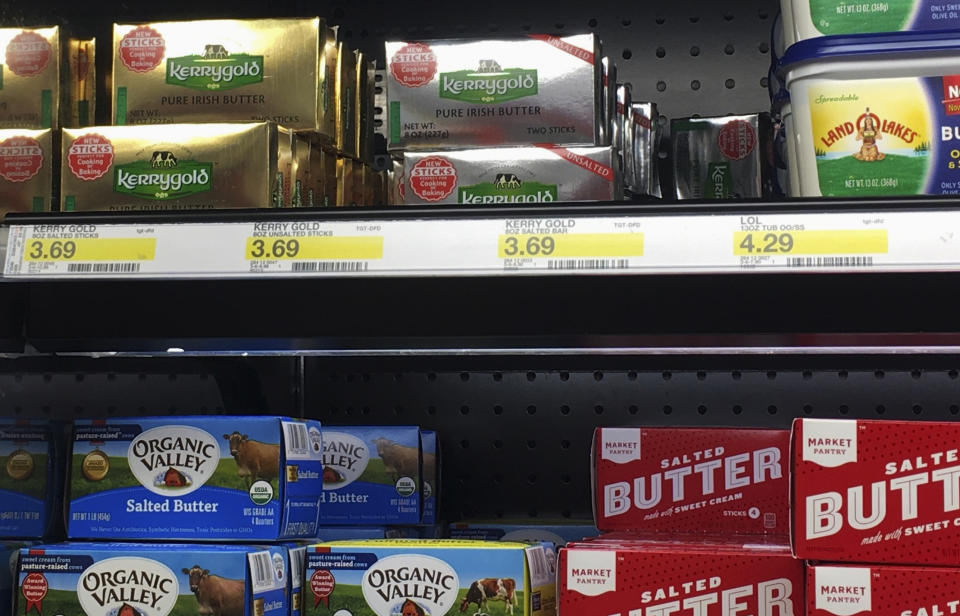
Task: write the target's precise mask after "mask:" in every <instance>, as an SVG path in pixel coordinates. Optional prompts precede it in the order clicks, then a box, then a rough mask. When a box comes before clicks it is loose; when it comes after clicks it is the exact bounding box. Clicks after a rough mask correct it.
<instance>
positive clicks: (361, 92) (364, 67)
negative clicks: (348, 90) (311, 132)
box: [353, 51, 372, 160]
mask: <svg viewBox="0 0 960 616" xmlns="http://www.w3.org/2000/svg"><path fill="white" fill-rule="evenodd" d="M354 55H355V56H356V72H355V73H354V76H355V77H356V81H355V86H354V91H353V96H354V98H353V124H354V126H355V129H354V134H353V140H354V145H353V151H354V152H355V153H356V156H357V158H358V159H359V160H365V159H364V158H363V153H365V152H366V149H367V145H366V136H365V135H364V130H365V129H366V127H367V103H366V97H367V74H368V73H369V72H370V60H369V58H367V55H366V54H364V53H363V52H361V51H357V52H354ZM371 94H372V93H371Z"/></svg>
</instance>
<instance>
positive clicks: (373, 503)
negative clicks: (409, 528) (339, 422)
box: [320, 426, 423, 525]
mask: <svg viewBox="0 0 960 616" xmlns="http://www.w3.org/2000/svg"><path fill="white" fill-rule="evenodd" d="M421 455H422V454H421V448H420V429H419V428H418V427H416V426H335V427H327V428H324V430H323V498H322V503H323V504H322V505H321V507H320V523H321V524H327V525H333V524H368V525H369V524H372V525H379V524H417V523H418V522H420V513H421V507H422V503H421V498H422V493H423V490H422V489H421V481H420V477H421V470H420V467H421V460H422V458H421Z"/></svg>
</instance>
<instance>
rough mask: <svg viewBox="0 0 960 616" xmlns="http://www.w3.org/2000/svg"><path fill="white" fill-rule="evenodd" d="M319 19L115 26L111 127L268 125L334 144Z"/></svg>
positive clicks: (325, 32)
mask: <svg viewBox="0 0 960 616" xmlns="http://www.w3.org/2000/svg"><path fill="white" fill-rule="evenodd" d="M333 36H334V31H333V30H331V29H330V28H328V27H327V26H326V24H325V22H324V21H323V20H322V19H320V18H319V17H313V18H307V19H253V20H239V19H219V20H205V21H184V22H159V23H148V24H114V27H113V79H112V90H113V100H112V109H113V113H112V116H111V117H112V118H113V122H114V124H117V125H128V124H129V125H132V124H171V123H180V122H250V121H273V122H276V123H278V124H280V125H282V126H285V127H287V128H291V129H294V130H307V131H318V132H320V133H321V134H323V135H325V137H326V139H327V140H328V141H332V139H333V134H332V132H331V130H332V127H333V124H332V123H331V122H330V118H329V110H330V100H329V95H328V96H327V97H326V98H324V92H325V91H327V90H326V89H325V88H328V86H327V76H328V74H330V73H332V72H334V71H333V70H332V69H329V70H328V67H327V65H326V62H327V61H328V60H329V59H330V57H331V54H330V53H329V52H328V51H326V46H327V45H328V44H330V42H331V41H330V39H331V37H333Z"/></svg>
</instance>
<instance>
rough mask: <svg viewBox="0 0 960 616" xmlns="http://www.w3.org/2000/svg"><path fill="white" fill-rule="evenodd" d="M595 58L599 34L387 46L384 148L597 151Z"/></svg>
mask: <svg viewBox="0 0 960 616" xmlns="http://www.w3.org/2000/svg"><path fill="white" fill-rule="evenodd" d="M598 58H599V46H598V42H597V37H596V36H595V35H593V34H580V35H573V36H563V37H560V36H553V35H549V34H542V35H541V34H531V35H528V36H526V37H523V38H504V39H489V40H481V39H460V40H427V41H391V42H387V44H386V59H387V78H386V88H387V106H388V109H387V115H388V125H389V130H388V138H387V145H388V147H389V148H390V149H395V150H438V149H451V148H469V147H494V146H510V145H529V144H533V143H554V144H563V145H595V144H596V143H597V141H598V139H599V136H600V118H601V113H600V111H601V103H600V98H601V94H602V93H601V81H600V62H599V59H598Z"/></svg>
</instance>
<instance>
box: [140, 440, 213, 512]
mask: <svg viewBox="0 0 960 616" xmlns="http://www.w3.org/2000/svg"><path fill="white" fill-rule="evenodd" d="M219 462H220V445H219V444H218V443H217V440H216V439H215V438H213V436H211V435H210V434H209V433H208V432H206V431H204V430H200V429H199V428H193V427H191V426H161V427H159V428H152V429H150V430H147V431H146V432H142V433H140V434H139V435H137V437H136V438H135V439H133V441H131V442H130V447H129V448H128V449H127V464H128V465H129V466H130V471H131V472H132V473H133V476H134V477H136V479H137V481H139V482H140V484H141V485H142V486H143V487H145V488H147V489H148V490H150V491H151V492H153V493H154V494H160V495H162V496H182V495H184V494H189V493H190V492H193V491H194V490H196V489H197V488H199V487H200V486H202V485H203V484H204V483H206V482H207V480H208V479H209V478H210V476H211V475H213V473H214V471H216V470H217V464H219Z"/></svg>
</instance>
